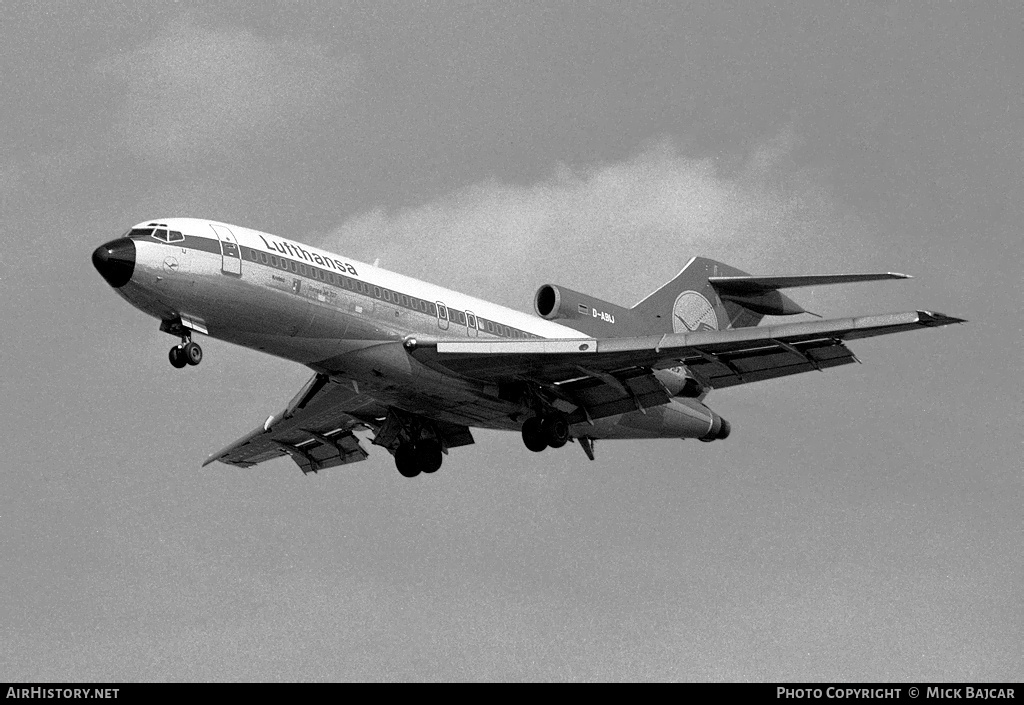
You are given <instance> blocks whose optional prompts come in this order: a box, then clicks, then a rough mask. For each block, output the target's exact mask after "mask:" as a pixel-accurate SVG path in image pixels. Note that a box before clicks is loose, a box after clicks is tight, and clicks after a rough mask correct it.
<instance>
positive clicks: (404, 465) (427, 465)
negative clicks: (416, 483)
mask: <svg viewBox="0 0 1024 705" xmlns="http://www.w3.org/2000/svg"><path fill="white" fill-rule="evenodd" d="M441 460H442V455H441V442H440V441H438V440H437V439H436V438H421V439H420V440H418V441H415V442H412V441H404V442H403V443H402V444H401V445H399V446H398V449H397V450H395V467H397V468H398V472H399V473H401V474H402V476H403V477H416V476H417V475H419V474H420V473H421V472H422V473H425V474H428V475H429V474H430V473H433V472H437V470H438V469H439V468H440V467H441Z"/></svg>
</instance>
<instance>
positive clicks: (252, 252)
mask: <svg viewBox="0 0 1024 705" xmlns="http://www.w3.org/2000/svg"><path fill="white" fill-rule="evenodd" d="M249 257H251V258H252V261H253V262H258V261H259V259H260V256H259V255H258V254H256V250H249Z"/></svg>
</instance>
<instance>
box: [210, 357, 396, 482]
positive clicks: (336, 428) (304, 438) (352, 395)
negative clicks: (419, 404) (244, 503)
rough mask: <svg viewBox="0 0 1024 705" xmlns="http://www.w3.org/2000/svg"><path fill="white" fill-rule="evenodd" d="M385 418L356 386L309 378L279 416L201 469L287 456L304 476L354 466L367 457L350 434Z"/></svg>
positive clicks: (322, 378) (238, 464)
mask: <svg viewBox="0 0 1024 705" xmlns="http://www.w3.org/2000/svg"><path fill="white" fill-rule="evenodd" d="M386 414H387V410H386V409H384V408H383V407H381V405H380V404H379V403H378V402H376V401H375V400H374V399H372V398H370V397H369V396H367V395H365V394H360V392H359V388H358V386H357V385H355V384H353V383H348V384H346V383H341V382H335V381H331V380H330V379H329V378H328V377H327V376H326V375H319V374H318V375H314V376H313V377H312V378H311V379H310V380H309V381H308V382H307V383H306V385H305V386H304V387H303V388H302V389H301V390H300V391H299V393H298V394H297V395H296V396H295V398H294V399H292V401H291V402H290V403H289V404H288V406H287V407H286V408H285V409H284V411H282V412H280V413H278V414H275V415H274V416H271V417H270V418H268V419H267V422H266V423H265V424H263V426H261V427H260V428H257V429H255V430H254V431H252V432H251V433H249V434H248V435H246V436H244V437H242V438H240V439H238V440H237V441H235V442H234V443H232V444H231V445H229V446H228V447H227V448H224V449H223V450H220V451H218V452H216V453H214V454H212V455H211V456H210V457H209V458H207V460H206V462H205V463H203V465H204V466H206V465H209V464H210V463H212V462H213V461H215V460H219V461H220V462H222V463H227V464H228V465H237V466H239V467H243V468H247V467H252V466H253V465H256V464H257V463H262V462H264V461H266V460H272V459H273V458H277V457H280V456H282V455H288V456H290V457H291V458H292V460H294V461H295V463H296V464H297V465H298V466H299V467H300V468H301V469H302V472H304V473H309V472H317V471H318V470H323V469H325V468H331V467H334V466H336V465H345V464H348V463H358V462H359V461H360V460H365V459H366V457H367V453H366V451H365V450H364V449H363V447H362V446H361V445H360V444H359V440H358V439H357V438H356V437H355V435H354V434H353V433H352V432H353V430H354V429H356V428H357V427H360V426H364V427H367V428H375V427H376V419H377V418H379V417H382V416H384V415H386Z"/></svg>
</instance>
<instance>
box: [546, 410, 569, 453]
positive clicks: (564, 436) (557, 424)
mask: <svg viewBox="0 0 1024 705" xmlns="http://www.w3.org/2000/svg"><path fill="white" fill-rule="evenodd" d="M540 430H541V433H542V434H543V436H544V440H545V441H547V444H548V445H549V446H551V447H552V448H561V447H562V446H564V445H565V444H566V443H568V442H569V422H568V420H566V418H565V416H563V415H561V414H552V415H551V416H545V417H544V418H543V419H542V420H541V422H540Z"/></svg>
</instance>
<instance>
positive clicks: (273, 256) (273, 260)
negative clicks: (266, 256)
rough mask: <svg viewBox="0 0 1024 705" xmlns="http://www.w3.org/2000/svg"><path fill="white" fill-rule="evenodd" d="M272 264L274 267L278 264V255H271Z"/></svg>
mask: <svg viewBox="0 0 1024 705" xmlns="http://www.w3.org/2000/svg"><path fill="white" fill-rule="evenodd" d="M270 265H271V266H272V267H276V266H277V255H270Z"/></svg>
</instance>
